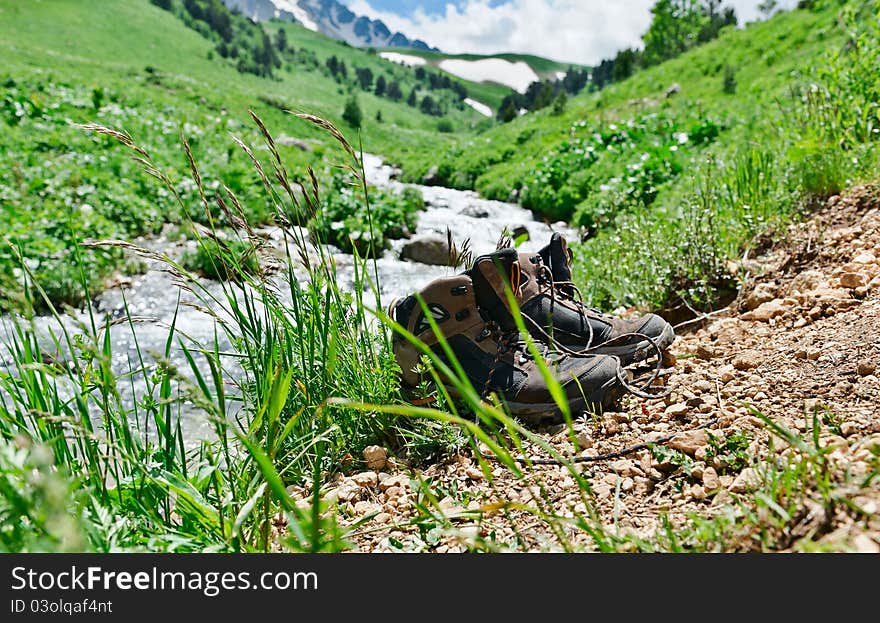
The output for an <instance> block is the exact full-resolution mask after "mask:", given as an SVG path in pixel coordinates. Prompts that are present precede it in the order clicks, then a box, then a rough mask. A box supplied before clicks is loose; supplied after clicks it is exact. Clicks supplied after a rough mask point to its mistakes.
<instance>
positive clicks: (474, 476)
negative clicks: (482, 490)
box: [464, 467, 485, 480]
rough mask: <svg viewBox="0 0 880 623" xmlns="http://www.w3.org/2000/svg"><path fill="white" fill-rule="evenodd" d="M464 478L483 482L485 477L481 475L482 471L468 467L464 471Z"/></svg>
mask: <svg viewBox="0 0 880 623" xmlns="http://www.w3.org/2000/svg"><path fill="white" fill-rule="evenodd" d="M464 473H465V476H467V477H468V478H470V479H471V480H483V479H484V478H485V475H484V474H483V470H481V469H480V468H478V467H468V468H467V469H466V470H464Z"/></svg>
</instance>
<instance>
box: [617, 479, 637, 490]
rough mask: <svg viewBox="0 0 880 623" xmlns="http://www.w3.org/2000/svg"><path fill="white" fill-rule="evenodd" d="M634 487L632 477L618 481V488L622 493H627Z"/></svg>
mask: <svg viewBox="0 0 880 623" xmlns="http://www.w3.org/2000/svg"><path fill="white" fill-rule="evenodd" d="M634 487H635V481H634V480H633V479H632V478H629V477H627V478H624V479H623V480H622V481H621V482H620V490H621V491H623V492H624V493H629V492H630V491H632V490H633V488H634Z"/></svg>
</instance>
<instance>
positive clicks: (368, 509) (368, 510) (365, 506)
mask: <svg viewBox="0 0 880 623" xmlns="http://www.w3.org/2000/svg"><path fill="white" fill-rule="evenodd" d="M381 508H382V507H381V506H379V505H378V504H374V503H373V502H367V501H366V500H364V501H361V502H356V503H355V505H354V512H355V514H356V515H361V516H363V515H370V514H372V513H377V512H379V511H380V510H381Z"/></svg>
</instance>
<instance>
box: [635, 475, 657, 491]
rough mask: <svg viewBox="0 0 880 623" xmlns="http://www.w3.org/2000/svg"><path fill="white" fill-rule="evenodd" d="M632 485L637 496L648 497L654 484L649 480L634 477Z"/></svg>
mask: <svg viewBox="0 0 880 623" xmlns="http://www.w3.org/2000/svg"><path fill="white" fill-rule="evenodd" d="M633 483H634V484H635V491H636V493H637V494H638V495H648V494H650V493H651V492H652V491H653V490H654V482H653V481H652V480H651V479H650V478H644V477H642V476H636V477H635V478H633Z"/></svg>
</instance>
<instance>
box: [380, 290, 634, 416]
mask: <svg viewBox="0 0 880 623" xmlns="http://www.w3.org/2000/svg"><path fill="white" fill-rule="evenodd" d="M481 287H486V286H481V285H477V284H476V283H475V282H474V281H473V280H472V279H471V278H470V276H469V275H467V274H463V275H456V276H454V277H446V278H441V279H436V280H435V281H432V282H431V283H430V284H428V285H427V286H426V287H425V288H424V289H423V290H422V291H421V292H420V295H421V297H422V298H423V300H424V302H425V304H426V306H427V309H428V311H429V313H430V314H431V316H432V317H433V318H434V320H435V322H436V323H437V325H438V329H439V330H440V331H441V332H442V335H443V336H444V337H445V339H446V341H447V343H448V344H449V346H450V348H451V350H452V352H453V353H454V355H455V357H456V359H457V360H458V362H459V363H460V365H461V366H462V368H463V369H464V372H465V374H466V376H467V377H468V379H469V380H470V382H471V384H472V385H473V387H474V389H476V390H477V392H480V393H481V394H482V396H483V397H484V398H485V397H487V396H488V395H490V394H491V393H493V392H494V393H496V394H497V395H498V397H499V398H500V399H501V400H502V401H503V402H504V403H505V404H506V405H507V407H508V409H509V411H510V413H511V415H514V416H516V417H519V418H521V419H523V420H524V421H527V422H530V423H533V424H536V423H539V422H543V421H558V420H559V419H560V418H561V411H560V409H559V407H558V405H557V404H556V403H555V402H554V400H553V397H552V395H551V393H550V390H549V389H548V387H547V383H546V382H545V380H544V377H543V376H542V375H541V372H540V369H539V367H538V365H537V363H536V362H535V360H534V359H533V357H532V355H531V353H530V351H529V349H528V348H527V346H526V344H525V343H524V342H523V341H522V340H521V339H520V334H519V332H518V331H517V330H516V328H515V326H513V325H512V323H511V322H510V316H509V314H507V313H506V312H505V311H503V310H502V311H501V315H500V316H497V317H496V316H495V315H494V314H493V313H492V312H491V311H489V310H485V309H480V308H479V307H478V305H477V301H478V300H479V299H484V298H486V297H487V293H481V292H479V290H480V288H481ZM389 312H390V315H391V317H392V318H393V319H394V320H395V321H397V322H398V323H399V324H401V325H402V326H403V327H404V328H405V329H407V330H408V331H409V332H410V333H412V334H413V335H415V336H416V337H418V338H419V339H420V340H421V341H422V342H424V343H425V345H427V346H428V347H429V348H431V349H432V350H433V351H434V352H435V353H437V355H438V356H440V358H441V359H442V360H443V361H444V362H445V363H447V364H449V361H448V359H447V357H446V354H445V353H444V351H443V349H442V347H441V345H440V344H439V341H438V339H437V336H436V335H435V333H434V331H433V330H432V328H431V325H430V322H429V321H428V319H427V318H426V317H425V314H424V311H423V309H422V307H421V305H420V304H419V302H418V300H417V299H416V297H415V296H414V295H413V296H409V297H407V298H405V299H403V300H402V301H400V302H398V303H395V304H392V308H391V309H390V310H389ZM393 343H394V355H395V357H396V359H397V362H398V364H399V365H400V368H401V371H402V380H403V383H404V384H405V385H407V386H410V387H415V386H416V385H418V383H419V381H420V380H421V379H420V377H419V374H418V373H417V372H416V371H415V370H414V368H416V366H417V364H418V363H419V361H420V359H421V353H420V352H419V350H418V349H416V348H415V347H414V346H412V344H410V343H409V342H408V341H407V340H406V339H405V338H403V337H402V336H400V335H397V334H395V337H394V342H393ZM536 346H537V347H538V349H539V351H540V352H541V355H542V357H543V358H544V360H545V362H546V363H547V365H548V367H549V369H550V373H551V374H552V375H553V378H555V379H556V381H558V382H559V383H560V385H562V388H563V389H564V391H565V394H566V398H567V399H568V401H569V406H570V410H571V413H572V414H573V415H575V416H577V415H580V414H581V413H582V412H584V411H587V410H595V409H599V408H601V407H603V406H608V405H609V404H611V403H613V402H614V401H616V400H617V399H618V398H619V397H620V396H621V395H622V393H623V385H622V384H621V382H620V380H619V374H622V373H621V371H620V368H619V362H618V360H617V359H616V358H614V357H608V356H604V355H586V356H578V357H575V356H571V355H568V354H562V353H559V352H555V351H554V349H552V348H551V347H550V346H549V345H548V344H546V343H543V342H539V341H536ZM450 367H452V366H450ZM444 385H445V386H446V387H447V388H449V389H450V390H452V385H451V384H450V383H447V382H444Z"/></svg>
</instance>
